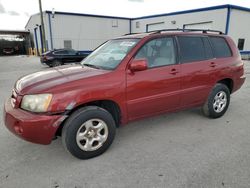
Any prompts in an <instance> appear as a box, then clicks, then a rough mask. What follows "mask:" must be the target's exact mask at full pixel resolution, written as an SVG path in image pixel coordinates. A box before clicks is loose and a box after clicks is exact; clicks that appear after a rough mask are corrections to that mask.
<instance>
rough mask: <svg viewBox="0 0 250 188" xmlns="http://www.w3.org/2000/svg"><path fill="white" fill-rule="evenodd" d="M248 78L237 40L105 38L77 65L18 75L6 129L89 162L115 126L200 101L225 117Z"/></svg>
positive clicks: (171, 35)
mask: <svg viewBox="0 0 250 188" xmlns="http://www.w3.org/2000/svg"><path fill="white" fill-rule="evenodd" d="M244 81H245V76H244V69H243V62H242V61H241V57H240V54H239V52H238V50H237V48H236V46H235V44H234V42H233V41H232V39H231V38H230V37H228V36H225V35H223V34H215V33H210V32H207V31H203V32H201V33H197V32H187V31H185V32H179V31H178V32H177V31H171V32H169V31H157V32H151V33H142V34H133V35H126V36H123V37H120V38H117V39H114V40H110V41H107V42H106V43H104V44H103V45H101V46H100V47H98V48H97V49H96V50H95V51H94V52H93V53H91V54H90V55H89V56H88V57H87V58H86V59H84V60H83V61H82V63H81V64H80V65H75V66H62V67H58V68H55V69H52V70H45V71H41V72H37V73H33V74H30V75H27V76H24V77H22V78H20V79H19V80H18V81H17V82H16V84H15V87H14V89H13V92H12V96H11V98H10V99H9V100H7V101H6V103H5V110H4V117H5V124H6V127H7V128H8V129H9V130H10V131H11V132H12V133H14V134H15V135H17V136H19V137H21V138H22V139H24V140H27V141H30V142H34V143H39V144H49V143H50V142H51V141H52V139H53V138H54V137H56V136H62V141H63V144H64V146H65V148H66V149H67V150H68V151H69V152H70V153H71V154H72V155H74V156H75V157H77V158H80V159H87V158H91V157H95V156H98V155H100V154H102V153H103V152H104V151H105V150H107V148H108V147H109V146H110V145H111V143H112V141H113V139H114V137H115V132H116V127H119V126H120V125H124V124H126V123H128V122H130V121H133V120H137V119H141V118H146V117H149V116H153V115H157V114H161V113H166V112H172V111H179V110H183V109H187V108H191V107H196V106H203V111H204V114H205V115H207V116H208V117H211V118H218V117H221V116H222V115H223V114H224V113H225V112H226V110H227V108H228V105H229V102H230V94H232V93H233V92H235V91H236V90H238V89H239V88H240V87H241V86H242V84H243V83H244Z"/></svg>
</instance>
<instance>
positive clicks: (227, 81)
mask: <svg viewBox="0 0 250 188" xmlns="http://www.w3.org/2000/svg"><path fill="white" fill-rule="evenodd" d="M217 83H221V84H224V85H226V86H227V87H228V89H229V91H230V93H232V91H233V87H234V82H233V80H232V79H231V78H224V79H222V80H219V81H218V82H217Z"/></svg>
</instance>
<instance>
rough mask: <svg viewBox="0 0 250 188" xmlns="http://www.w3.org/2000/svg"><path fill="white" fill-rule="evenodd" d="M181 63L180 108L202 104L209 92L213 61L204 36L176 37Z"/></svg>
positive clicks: (209, 47)
mask: <svg viewBox="0 0 250 188" xmlns="http://www.w3.org/2000/svg"><path fill="white" fill-rule="evenodd" d="M178 45H179V52H180V61H181V74H182V75H181V90H182V96H181V106H182V107H188V106H192V105H198V104H201V103H203V102H204V101H205V100H206V98H207V95H208V93H209V92H210V90H211V86H212V81H211V79H210V78H211V75H210V74H211V73H212V72H213V66H214V59H213V53H212V49H211V46H210V43H209V40H208V38H207V37H206V36H178Z"/></svg>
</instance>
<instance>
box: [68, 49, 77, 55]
mask: <svg viewBox="0 0 250 188" xmlns="http://www.w3.org/2000/svg"><path fill="white" fill-rule="evenodd" d="M67 52H68V54H69V55H76V51H75V50H68V51H67Z"/></svg>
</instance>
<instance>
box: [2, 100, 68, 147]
mask: <svg viewBox="0 0 250 188" xmlns="http://www.w3.org/2000/svg"><path fill="white" fill-rule="evenodd" d="M66 117H67V116H64V115H41V114H34V113H30V112H27V111H24V110H22V109H20V108H13V107H12V105H11V101H10V99H9V100H7V101H6V102H5V105H4V122H5V125H6V127H7V128H8V129H9V130H10V131H11V132H12V133H13V134H15V135H16V136H18V137H20V138H22V139H24V140H26V141H29V142H33V143H37V144H45V145H46V144H50V143H51V141H52V139H53V137H54V135H55V133H56V130H57V129H58V127H59V126H60V124H61V123H62V122H63V121H64V120H65V118H66Z"/></svg>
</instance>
